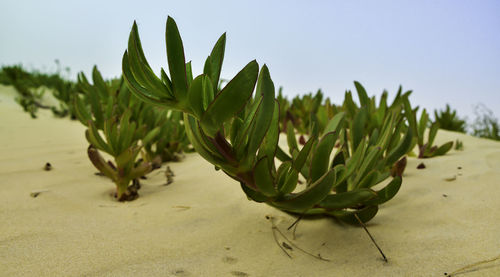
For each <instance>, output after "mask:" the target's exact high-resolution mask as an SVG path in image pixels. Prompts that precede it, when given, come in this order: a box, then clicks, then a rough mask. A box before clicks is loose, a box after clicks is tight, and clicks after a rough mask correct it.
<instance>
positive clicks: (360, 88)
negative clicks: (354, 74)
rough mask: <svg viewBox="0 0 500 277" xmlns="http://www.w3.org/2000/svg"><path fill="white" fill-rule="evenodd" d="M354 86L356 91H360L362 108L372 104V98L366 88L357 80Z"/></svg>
mask: <svg viewBox="0 0 500 277" xmlns="http://www.w3.org/2000/svg"><path fill="white" fill-rule="evenodd" d="M354 86H355V87H356V91H357V92H358V97H359V102H360V104H361V108H363V107H368V106H369V105H370V98H368V94H367V93H366V90H365V88H364V87H363V86H362V85H361V84H360V83H359V82H357V81H354Z"/></svg>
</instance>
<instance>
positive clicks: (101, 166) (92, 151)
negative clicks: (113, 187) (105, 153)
mask: <svg viewBox="0 0 500 277" xmlns="http://www.w3.org/2000/svg"><path fill="white" fill-rule="evenodd" d="M87 154H88V156H89V159H90V161H91V162H92V164H93V165H94V166H95V167H96V168H97V169H98V170H99V171H100V172H101V173H103V174H104V175H106V176H107V177H108V178H109V179H111V180H113V181H115V180H117V174H116V171H115V170H114V169H113V168H111V166H110V165H109V164H108V163H107V162H106V161H105V160H104V159H103V158H102V156H101V155H100V154H99V151H97V149H96V148H95V147H94V146H93V145H92V144H91V145H89V147H88V148H87Z"/></svg>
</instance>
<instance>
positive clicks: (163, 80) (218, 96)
mask: <svg viewBox="0 0 500 277" xmlns="http://www.w3.org/2000/svg"><path fill="white" fill-rule="evenodd" d="M225 42H226V37H225V34H223V35H222V36H221V37H220V38H219V40H218V41H217V43H216V44H215V46H214V48H213V50H212V52H211V53H210V55H209V56H208V58H207V60H206V61H205V66H204V70H203V74H200V75H198V76H196V77H195V78H193V74H192V71H191V63H190V62H188V63H186V61H185V58H184V50H183V44H182V40H181V37H180V34H179V31H178V28H177V25H176V23H175V21H174V20H173V19H172V18H170V17H169V18H168V19H167V24H166V45H167V58H168V69H169V73H170V76H168V75H167V73H166V72H165V71H164V70H163V69H161V77H160V78H159V77H157V76H156V75H155V74H154V73H153V70H152V69H151V67H150V66H149V64H148V62H147V60H146V58H145V56H144V53H143V50H142V46H141V43H140V39H139V34H138V30H137V25H136V24H135V23H134V24H133V27H132V31H131V33H130V37H129V44H128V49H127V50H126V51H125V54H124V55H123V63H122V65H123V75H124V78H125V80H126V81H127V84H128V85H129V87H130V89H131V90H132V91H133V92H134V94H135V95H137V96H138V97H139V98H141V99H143V100H144V101H147V102H149V103H153V104H156V105H160V106H163V107H168V108H173V109H177V110H180V111H182V112H183V113H184V124H185V127H186V133H187V135H188V137H189V139H190V140H191V143H192V144H193V146H194V148H195V149H196V151H197V152H198V153H199V154H200V155H201V156H203V157H204V158H205V159H206V160H207V161H209V162H210V163H212V164H214V165H215V166H216V168H218V169H221V170H222V171H224V172H225V173H226V174H227V175H228V176H230V177H231V178H233V179H235V180H237V181H238V182H239V183H240V184H241V187H242V189H243V191H244V192H245V193H246V194H247V196H248V197H249V198H251V199H253V200H255V201H257V202H264V203H267V204H269V205H271V206H274V207H276V208H279V209H281V210H284V211H287V212H291V213H297V214H324V215H331V216H335V217H337V218H340V219H342V220H345V221H348V222H358V221H356V220H362V221H367V220H369V219H371V218H372V217H373V216H374V215H375V214H376V212H377V206H378V205H379V204H381V203H383V202H385V201H387V200H389V199H391V198H392V197H393V196H394V194H395V193H396V192H397V191H398V189H399V187H400V184H401V177H400V176H396V177H394V178H393V179H392V180H391V181H390V182H389V184H387V185H386V186H385V187H384V188H382V189H381V190H378V191H376V190H374V189H373V186H374V185H375V184H377V183H380V182H381V181H383V180H384V179H385V178H387V176H388V170H389V168H388V167H389V165H392V164H393V163H394V162H395V161H397V160H398V159H399V158H400V157H401V156H402V155H403V154H404V153H406V150H407V149H406V148H407V146H408V145H409V144H410V142H411V138H412V136H411V132H409V133H408V134H407V135H406V136H405V138H404V139H403V140H402V141H401V143H399V144H398V145H397V147H395V148H394V149H391V150H390V151H388V149H387V145H388V144H389V141H390V138H391V135H392V134H393V131H394V126H395V122H394V120H393V119H392V118H394V116H389V117H387V118H386V119H385V120H386V122H387V124H386V127H385V129H383V130H381V132H380V134H381V135H380V136H379V137H378V138H377V139H372V140H368V139H367V138H366V137H365V134H364V133H363V131H362V130H361V131H360V132H359V133H358V132H357V131H356V132H354V134H355V137H356V140H355V143H354V144H352V145H351V143H350V142H349V141H348V139H347V135H348V134H347V131H346V130H345V122H344V114H343V113H339V114H337V115H336V116H335V117H333V118H332V119H331V120H330V121H329V122H328V124H327V126H326V127H325V130H324V132H323V133H322V134H321V135H319V134H318V135H312V136H311V137H310V138H309V140H308V141H307V142H306V143H305V145H304V146H303V147H302V148H301V149H299V147H298V146H296V143H295V144H294V142H293V140H292V139H290V140H289V141H290V142H289V145H290V153H291V155H290V156H288V155H286V154H285V155H282V158H283V159H284V160H285V161H284V162H282V163H281V164H280V165H279V166H277V165H276V163H275V157H276V155H277V153H278V152H279V151H278V149H279V147H278V136H279V105H278V103H277V101H276V99H275V98H274V97H275V89H274V84H273V82H272V80H271V76H270V74H269V70H268V68H267V66H266V65H264V66H263V67H262V68H261V69H260V73H259V66H258V64H257V62H256V61H251V62H250V63H248V64H247V65H246V66H245V67H244V68H243V69H242V70H241V71H240V72H239V73H237V74H236V76H235V77H234V78H233V79H232V80H230V81H229V82H228V83H227V84H226V85H225V86H224V87H223V88H219V87H218V86H217V84H218V83H219V78H220V72H221V67H222V61H223V58H224V51H225ZM254 88H255V91H256V93H255V95H254V96H253V97H252V95H253V91H254ZM356 126H357V125H356ZM287 129H288V128H287ZM292 131H293V130H292ZM396 135H397V136H399V133H397V134H396ZM351 136H352V135H351ZM337 141H340V143H341V144H342V145H343V146H342V147H341V150H338V153H337V154H336V155H334V157H333V159H332V158H331V153H332V151H333V149H334V146H335V143H336V142H337ZM352 150H354V151H353V152H352V153H351V151H352ZM281 152H283V151H281ZM282 154H283V153H282ZM299 175H301V176H302V177H303V178H304V179H305V182H306V183H305V186H304V187H302V188H301V189H299V188H298V184H299ZM297 190H298V192H297Z"/></svg>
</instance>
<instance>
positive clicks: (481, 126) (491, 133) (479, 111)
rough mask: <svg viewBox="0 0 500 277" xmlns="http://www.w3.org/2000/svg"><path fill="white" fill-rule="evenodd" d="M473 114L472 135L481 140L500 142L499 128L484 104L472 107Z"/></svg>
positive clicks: (496, 120)
mask: <svg viewBox="0 0 500 277" xmlns="http://www.w3.org/2000/svg"><path fill="white" fill-rule="evenodd" d="M474 114H475V116H476V118H475V120H474V122H473V123H472V125H471V128H472V135H474V136H477V137H481V138H488V139H493V140H500V128H499V127H500V126H499V124H498V119H497V118H496V117H495V115H494V114H493V112H492V111H491V110H490V109H488V108H487V107H486V106H485V105H484V104H477V105H476V106H475V107H474Z"/></svg>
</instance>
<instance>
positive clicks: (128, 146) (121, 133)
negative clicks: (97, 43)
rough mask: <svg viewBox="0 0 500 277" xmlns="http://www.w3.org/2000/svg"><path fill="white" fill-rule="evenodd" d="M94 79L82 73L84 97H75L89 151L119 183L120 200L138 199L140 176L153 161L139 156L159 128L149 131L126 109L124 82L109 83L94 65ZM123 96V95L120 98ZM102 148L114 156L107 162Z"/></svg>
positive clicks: (81, 80)
mask: <svg viewBox="0 0 500 277" xmlns="http://www.w3.org/2000/svg"><path fill="white" fill-rule="evenodd" d="M93 82H94V84H90V83H89V82H88V81H87V78H86V77H85V75H84V74H83V73H81V74H80V75H79V87H80V89H81V90H82V91H83V94H84V96H85V98H83V99H82V98H80V97H76V98H75V100H74V101H75V111H76V114H77V117H78V119H79V120H80V121H81V122H82V123H83V124H84V125H86V126H87V130H86V132H85V136H86V138H87V140H88V142H89V143H90V145H89V147H88V149H87V154H88V156H89V159H90V161H91V162H92V164H93V165H94V166H95V167H96V168H97V169H98V170H99V171H100V172H101V173H102V174H104V175H105V176H107V177H108V178H110V179H111V180H112V181H113V182H114V183H115V185H116V198H117V199H118V200H119V201H127V200H133V199H135V198H137V196H138V193H137V190H138V189H139V188H140V184H139V181H138V179H139V178H140V177H142V176H144V175H146V174H147V173H149V172H150V171H151V170H153V162H152V161H150V160H147V159H146V160H144V159H138V156H139V154H140V153H141V149H142V146H143V145H147V144H149V143H150V142H151V141H153V140H154V139H155V138H156V136H157V135H158V133H159V132H160V129H159V128H155V129H152V130H148V129H147V126H146V125H142V126H141V125H139V124H138V123H137V120H133V119H132V115H133V111H132V109H131V108H129V107H128V108H126V109H125V110H121V109H120V108H122V109H123V108H124V107H123V106H122V105H123V103H122V105H120V104H119V103H120V102H123V101H125V100H124V98H123V95H126V93H127V92H126V91H127V87H126V86H125V85H124V83H123V82H121V83H118V85H117V83H116V82H114V84H113V82H110V83H106V82H105V81H104V80H103V79H102V76H101V74H100V73H99V71H98V70H97V68H95V67H94V71H93ZM118 95H121V96H122V97H118ZM99 151H102V152H105V153H107V154H108V155H110V156H112V157H113V159H114V161H106V160H105V159H104V157H103V156H102V155H101V154H100V153H99Z"/></svg>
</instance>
